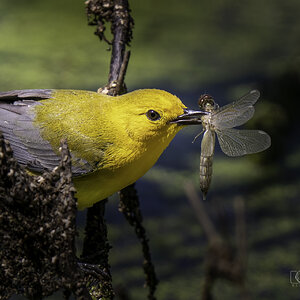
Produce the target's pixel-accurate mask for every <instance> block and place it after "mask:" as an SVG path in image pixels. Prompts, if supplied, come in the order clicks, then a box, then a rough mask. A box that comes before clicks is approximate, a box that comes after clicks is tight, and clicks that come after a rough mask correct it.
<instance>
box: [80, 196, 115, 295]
mask: <svg viewBox="0 0 300 300" xmlns="http://www.w3.org/2000/svg"><path fill="white" fill-rule="evenodd" d="M105 204H106V200H103V201H101V202H98V203H96V204H94V205H93V207H91V208H89V209H88V212H87V221H86V227H85V239H84V242H83V250H82V255H81V258H82V261H83V262H85V263H90V264H97V266H98V267H99V268H100V270H102V271H103V272H104V273H105V274H107V276H106V277H103V275H101V274H100V275H99V276H98V282H97V284H99V286H98V287H99V288H96V289H93V291H91V289H90V291H91V294H92V295H93V296H94V297H96V299H100V298H101V297H102V298H103V299H112V298H113V297H114V291H113V287H112V278H111V274H110V266H109V263H108V252H109V249H110V248H111V247H110V245H109V243H108V240H107V227H106V223H105V219H104V213H105ZM90 280H92V278H90ZM91 282H93V281H91ZM90 286H94V284H91V285H90ZM96 286H97V285H96Z"/></svg>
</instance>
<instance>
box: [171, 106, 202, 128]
mask: <svg viewBox="0 0 300 300" xmlns="http://www.w3.org/2000/svg"><path fill="white" fill-rule="evenodd" d="M183 112H184V113H183V114H182V115H180V116H178V117H177V118H175V119H173V120H172V121H170V123H175V124H178V125H201V123H202V122H201V117H202V116H204V115H207V114H208V112H206V111H202V110H192V109H187V108H185V109H184V110H183Z"/></svg>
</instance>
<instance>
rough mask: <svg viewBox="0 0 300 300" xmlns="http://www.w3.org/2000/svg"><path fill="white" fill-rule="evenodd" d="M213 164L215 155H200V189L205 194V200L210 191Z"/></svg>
mask: <svg viewBox="0 0 300 300" xmlns="http://www.w3.org/2000/svg"><path fill="white" fill-rule="evenodd" d="M212 164H213V155H212V156H204V155H202V154H201V155H200V169H199V175H200V176H199V177H200V189H201V191H202V194H203V200H205V199H206V194H207V192H208V189H209V186H210V182H211V178H212Z"/></svg>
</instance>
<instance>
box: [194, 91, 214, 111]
mask: <svg viewBox="0 0 300 300" xmlns="http://www.w3.org/2000/svg"><path fill="white" fill-rule="evenodd" d="M198 105H199V107H200V108H201V109H202V110H204V111H211V110H212V109H214V108H215V105H216V104H215V101H214V99H213V97H212V96H210V95H208V94H204V95H201V96H200V98H199V100H198Z"/></svg>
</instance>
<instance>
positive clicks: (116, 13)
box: [82, 0, 133, 299]
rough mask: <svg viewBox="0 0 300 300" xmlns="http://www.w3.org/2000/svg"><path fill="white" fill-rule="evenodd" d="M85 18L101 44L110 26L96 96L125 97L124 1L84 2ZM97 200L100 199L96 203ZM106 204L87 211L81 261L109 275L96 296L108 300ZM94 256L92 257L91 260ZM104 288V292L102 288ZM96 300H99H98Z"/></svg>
mask: <svg viewBox="0 0 300 300" xmlns="http://www.w3.org/2000/svg"><path fill="white" fill-rule="evenodd" d="M86 7H87V15H88V18H89V24H90V25H96V26H97V29H96V32H95V33H96V34H97V35H98V36H99V38H100V39H101V40H102V39H103V40H105V41H107V42H108V39H107V38H106V37H105V35H104V32H105V25H104V24H105V22H110V23H111V32H112V35H113V41H112V42H108V43H109V44H110V45H112V55H111V62H110V72H109V80H108V84H107V86H105V87H104V88H100V89H99V90H98V92H99V93H104V94H108V95H111V96H117V95H120V94H123V93H126V86H125V84H124V78H125V74H126V70H127V66H128V62H129V56H130V52H129V51H126V49H125V48H126V45H129V43H130V41H131V38H132V27H133V19H132V17H131V16H130V9H129V5H128V1H127V0H88V1H86ZM99 200H101V199H99ZM105 203H106V201H101V202H100V203H98V204H96V205H94V206H93V207H92V208H89V209H88V218H87V224H86V238H85V241H84V248H83V253H82V258H83V259H84V261H87V258H88V261H89V262H91V263H96V264H98V265H99V267H100V268H102V269H103V270H104V271H105V272H106V273H108V274H109V280H105V281H104V282H103V280H100V279H101V278H99V280H100V281H101V286H100V289H96V290H100V293H99V296H101V295H104V296H105V297H107V298H109V299H112V298H113V290H112V284H111V275H110V272H109V264H108V251H109V248H110V246H109V244H108V241H107V228H106V223H105V221H104V211H105ZM93 256H94V257H93ZM105 286H106V287H107V288H104V287H105ZM98 298H99V297H98Z"/></svg>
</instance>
